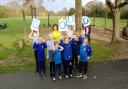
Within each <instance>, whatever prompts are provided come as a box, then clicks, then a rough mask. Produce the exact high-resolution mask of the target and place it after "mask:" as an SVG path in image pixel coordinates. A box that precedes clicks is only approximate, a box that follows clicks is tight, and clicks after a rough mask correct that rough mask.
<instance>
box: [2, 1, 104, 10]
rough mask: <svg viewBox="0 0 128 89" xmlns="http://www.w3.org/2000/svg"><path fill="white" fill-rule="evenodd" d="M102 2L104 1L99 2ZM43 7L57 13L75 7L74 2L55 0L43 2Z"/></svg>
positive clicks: (84, 2)
mask: <svg viewBox="0 0 128 89" xmlns="http://www.w3.org/2000/svg"><path fill="white" fill-rule="evenodd" d="M9 1H11V0H0V4H6V3H7V2H9ZM90 1H93V0H82V5H83V6H85V4H86V3H87V2H90ZM99 1H101V2H104V1H105V0H99ZM43 6H44V7H45V8H46V10H48V11H54V12H58V11H61V10H63V9H64V8H67V9H70V8H71V7H75V0H55V1H54V2H49V0H44V3H43Z"/></svg>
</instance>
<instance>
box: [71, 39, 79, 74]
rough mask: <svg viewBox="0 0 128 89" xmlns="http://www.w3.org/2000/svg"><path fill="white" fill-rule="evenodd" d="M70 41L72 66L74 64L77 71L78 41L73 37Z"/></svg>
mask: <svg viewBox="0 0 128 89" xmlns="http://www.w3.org/2000/svg"><path fill="white" fill-rule="evenodd" d="M71 42H72V67H73V66H74V64H75V69H76V71H77V72H78V57H77V56H78V55H77V53H78V50H79V49H78V46H79V45H78V41H76V40H75V39H74V38H73V39H72V40H71Z"/></svg>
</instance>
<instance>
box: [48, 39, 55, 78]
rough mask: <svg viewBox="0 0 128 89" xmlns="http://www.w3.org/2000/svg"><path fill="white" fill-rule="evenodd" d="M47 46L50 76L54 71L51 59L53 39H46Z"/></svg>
mask: <svg viewBox="0 0 128 89" xmlns="http://www.w3.org/2000/svg"><path fill="white" fill-rule="evenodd" d="M47 47H48V60H49V62H50V77H52V76H53V73H54V69H55V63H54V61H53V54H54V41H53V40H48V41H47Z"/></svg>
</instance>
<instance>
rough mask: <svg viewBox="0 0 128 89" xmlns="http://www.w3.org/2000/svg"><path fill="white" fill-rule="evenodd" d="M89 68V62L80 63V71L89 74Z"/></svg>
mask: <svg viewBox="0 0 128 89" xmlns="http://www.w3.org/2000/svg"><path fill="white" fill-rule="evenodd" d="M87 70H88V62H81V61H80V63H79V73H82V74H84V75H85V74H87Z"/></svg>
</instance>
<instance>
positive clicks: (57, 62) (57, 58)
mask: <svg viewBox="0 0 128 89" xmlns="http://www.w3.org/2000/svg"><path fill="white" fill-rule="evenodd" d="M54 44H55V50H54V54H53V60H54V62H55V70H54V77H53V80H54V81H55V80H56V77H57V76H58V77H59V79H60V80H61V79H62V77H61V64H62V59H61V51H63V47H62V46H59V43H58V42H55V43H54Z"/></svg>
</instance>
